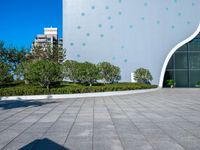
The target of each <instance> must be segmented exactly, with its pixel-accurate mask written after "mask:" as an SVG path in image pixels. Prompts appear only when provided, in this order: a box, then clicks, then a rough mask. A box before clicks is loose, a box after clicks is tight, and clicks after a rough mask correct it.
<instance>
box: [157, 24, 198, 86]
mask: <svg viewBox="0 0 200 150" xmlns="http://www.w3.org/2000/svg"><path fill="white" fill-rule="evenodd" d="M199 33H200V24H199V26H198V28H197V30H196V31H195V32H194V33H193V34H192V35H191V36H190V37H188V38H187V39H185V40H184V41H181V42H180V43H178V44H177V45H176V46H175V47H174V48H173V49H172V50H171V51H170V52H169V54H168V55H167V58H166V59H165V61H164V64H163V67H162V70H161V75H160V82H159V87H162V86H163V80H164V76H165V71H166V68H167V65H168V63H169V60H170V58H171V57H172V55H173V54H174V53H175V52H176V51H177V50H178V49H179V48H180V47H182V46H183V45H185V44H186V43H188V42H190V41H191V40H193V39H194V38H195V37H196V36H197V35H198V34H199Z"/></svg>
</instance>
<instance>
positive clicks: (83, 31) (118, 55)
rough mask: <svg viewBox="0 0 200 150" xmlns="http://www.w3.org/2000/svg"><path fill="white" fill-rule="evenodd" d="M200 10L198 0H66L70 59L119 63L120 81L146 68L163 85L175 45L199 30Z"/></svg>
mask: <svg viewBox="0 0 200 150" xmlns="http://www.w3.org/2000/svg"><path fill="white" fill-rule="evenodd" d="M199 10H200V1H199V0H168V1H160V0H148V1H147V0H63V36H64V37H63V40H64V47H65V48H66V49H67V51H68V53H67V54H68V55H67V56H68V59H75V60H78V61H92V62H94V63H98V62H100V61H109V62H111V63H113V64H115V65H118V66H120V68H121V71H122V81H131V72H132V71H133V70H135V69H137V68H139V67H144V68H148V69H149V70H150V71H151V73H152V75H153V77H154V80H153V83H154V84H159V85H160V86H161V85H162V84H161V82H162V79H161V77H163V72H164V71H163V70H165V68H166V64H167V62H168V59H169V58H170V55H171V53H172V48H173V47H174V45H177V43H179V42H180V41H183V40H184V39H186V38H187V37H189V36H190V35H191V34H192V33H194V31H195V30H196V29H197V27H198V25H199V22H200V15H199ZM170 52H171V53H170ZM166 57H167V59H166ZM164 62H165V64H164V65H163V63H164ZM161 70H162V71H161ZM161 72H162V74H161Z"/></svg>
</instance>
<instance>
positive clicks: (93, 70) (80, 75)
mask: <svg viewBox="0 0 200 150" xmlns="http://www.w3.org/2000/svg"><path fill="white" fill-rule="evenodd" d="M75 76H76V78H77V80H78V81H80V82H82V83H89V85H90V86H92V84H93V83H95V82H96V81H97V80H98V79H99V69H98V67H97V66H96V65H95V64H92V63H90V62H84V63H79V65H78V67H77V70H76V73H75Z"/></svg>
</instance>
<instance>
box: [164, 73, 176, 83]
mask: <svg viewBox="0 0 200 150" xmlns="http://www.w3.org/2000/svg"><path fill="white" fill-rule="evenodd" d="M167 80H174V71H166V72H165V77H164V83H163V86H164V87H167V84H166V81H167Z"/></svg>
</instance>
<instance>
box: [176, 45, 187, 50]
mask: <svg viewBox="0 0 200 150" xmlns="http://www.w3.org/2000/svg"><path fill="white" fill-rule="evenodd" d="M187 47H188V46H187V44H185V45H183V46H182V47H181V48H179V49H178V50H177V51H187Z"/></svg>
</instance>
